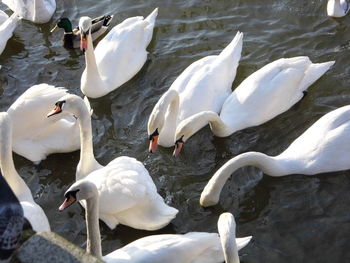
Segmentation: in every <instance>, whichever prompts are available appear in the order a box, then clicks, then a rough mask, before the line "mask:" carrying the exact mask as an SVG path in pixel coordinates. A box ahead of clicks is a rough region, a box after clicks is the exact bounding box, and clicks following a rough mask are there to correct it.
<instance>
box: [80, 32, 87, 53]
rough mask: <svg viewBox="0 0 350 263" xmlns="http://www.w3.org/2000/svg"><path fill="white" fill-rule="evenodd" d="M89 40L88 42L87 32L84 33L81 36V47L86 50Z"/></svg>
mask: <svg viewBox="0 0 350 263" xmlns="http://www.w3.org/2000/svg"><path fill="white" fill-rule="evenodd" d="M87 46H88V42H87V34H84V33H82V34H81V38H80V49H81V51H83V52H85V51H86V50H87Z"/></svg>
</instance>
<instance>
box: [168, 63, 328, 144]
mask: <svg viewBox="0 0 350 263" xmlns="http://www.w3.org/2000/svg"><path fill="white" fill-rule="evenodd" d="M333 64H334V61H329V62H325V63H318V64H314V63H312V62H311V61H310V59H309V58H308V57H294V58H282V59H278V60H276V61H274V62H271V63H269V64H267V65H266V66H264V67H263V68H261V69H259V70H258V71H256V72H255V73H253V74H252V75H250V76H249V77H248V78H246V79H245V80H244V81H243V82H242V83H241V84H240V85H239V86H238V87H237V88H236V89H235V90H234V92H232V94H231V95H230V96H229V97H228V98H227V99H226V100H225V102H224V104H223V106H222V109H221V112H220V116H219V115H218V114H217V113H215V112H210V111H207V112H200V113H197V114H196V115H192V116H191V117H189V118H187V119H186V120H184V121H183V122H182V123H181V124H180V125H179V126H178V127H177V129H176V135H175V141H177V140H179V139H180V138H182V141H183V142H185V141H186V140H188V138H190V137H191V136H192V135H193V134H194V133H195V132H197V131H198V130H199V129H201V128H203V127H204V126H206V125H207V124H208V123H209V124H210V128H211V130H212V131H213V133H214V135H216V136H219V137H226V136H229V135H231V134H232V133H234V132H236V131H239V130H242V129H245V128H248V127H252V126H257V125H260V124H262V123H265V122H267V121H269V120H271V119H272V118H274V117H275V116H277V115H279V114H281V113H283V112H285V111H286V110H288V109H289V108H291V107H292V106H293V105H294V104H295V103H297V102H298V101H299V100H301V98H302V97H303V95H304V93H303V92H304V91H305V90H306V89H307V88H308V87H309V86H310V85H311V84H312V83H314V82H315V81H316V80H317V79H318V78H320V77H321V76H322V75H323V74H324V73H325V72H326V71H327V70H328V69H329V68H330V67H331V66H332V65H333ZM175 144H176V143H175Z"/></svg>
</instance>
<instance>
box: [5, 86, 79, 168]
mask: <svg viewBox="0 0 350 263" xmlns="http://www.w3.org/2000/svg"><path fill="white" fill-rule="evenodd" d="M66 94H67V90H66V89H64V88H61V87H54V86H51V85H48V84H45V83H43V84H39V85H35V86H32V87H30V88H29V89H28V90H26V91H25V92H24V93H23V94H22V95H21V96H20V97H19V98H18V99H17V100H16V101H15V102H14V103H13V104H12V105H11V106H10V107H9V109H8V110H7V113H8V114H9V116H10V117H11V119H12V121H13V123H14V124H15V125H14V126H13V151H14V152H16V153H17V154H19V155H22V156H24V157H25V158H27V159H29V160H31V161H32V162H35V163H38V162H40V161H41V160H43V159H45V158H46V157H47V155H49V154H51V153H62V152H71V151H75V150H78V149H79V148H80V141H79V136H80V132H79V124H78V122H77V120H76V118H75V117H74V116H73V115H67V116H65V118H62V119H61V118H58V117H54V118H51V119H48V118H46V114H47V111H48V110H49V109H50V108H51V107H52V105H53V104H54V103H55V102H56V101H57V100H58V99H60V98H61V97H63V96H64V95H66ZM57 131H59V132H57Z"/></svg>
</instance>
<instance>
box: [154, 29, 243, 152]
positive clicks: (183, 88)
mask: <svg viewBox="0 0 350 263" xmlns="http://www.w3.org/2000/svg"><path fill="white" fill-rule="evenodd" d="M242 42H243V33H241V32H237V34H236V36H235V37H234V39H233V40H232V41H231V43H230V44H229V45H228V46H227V47H226V48H225V49H224V50H223V51H222V52H221V53H220V54H219V55H216V56H207V57H204V58H202V59H200V60H198V61H196V62H194V63H192V64H191V65H190V66H188V67H187V68H186V69H185V70H184V71H183V72H182V73H181V74H180V76H179V77H178V78H177V79H176V80H175V81H174V83H173V84H172V85H171V86H170V88H169V90H168V91H167V92H165V94H164V95H163V96H162V97H161V98H160V99H159V101H158V102H157V104H156V105H155V106H154V108H153V110H152V113H151V115H150V118H149V120H148V135H150V140H151V144H150V151H154V150H155V148H156V146H157V144H159V145H161V146H164V147H170V146H173V145H174V137H175V130H176V127H177V126H178V125H179V123H181V121H182V120H184V119H186V118H188V117H190V116H192V115H193V114H196V113H198V112H202V111H208V110H210V111H214V112H219V111H220V109H221V107H222V104H223V103H224V101H225V99H226V98H227V97H228V96H229V94H230V93H231V86H232V82H233V80H234V79H235V76H236V70H237V67H238V63H239V60H240V58H241V51H242ZM156 130H157V131H158V132H157V133H159V136H158V135H156V136H158V137H159V138H158V137H156V138H155V136H152V134H153V133H154V132H155V131H156ZM152 139H155V140H152ZM152 141H155V142H154V143H153V145H152Z"/></svg>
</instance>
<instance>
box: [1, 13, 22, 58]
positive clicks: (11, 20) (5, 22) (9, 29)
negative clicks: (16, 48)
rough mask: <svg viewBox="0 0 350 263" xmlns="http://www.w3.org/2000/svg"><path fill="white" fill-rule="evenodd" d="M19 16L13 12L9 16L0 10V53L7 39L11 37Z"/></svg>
mask: <svg viewBox="0 0 350 263" xmlns="http://www.w3.org/2000/svg"><path fill="white" fill-rule="evenodd" d="M19 20H21V18H20V17H19V16H18V15H17V14H16V13H13V14H12V15H11V16H10V17H8V15H6V13H4V12H2V11H1V12H0V55H1V53H2V52H3V51H4V49H5V46H6V44H7V41H8V40H9V39H10V38H11V37H12V34H13V31H14V30H15V28H16V26H17V22H18V21H19Z"/></svg>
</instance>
